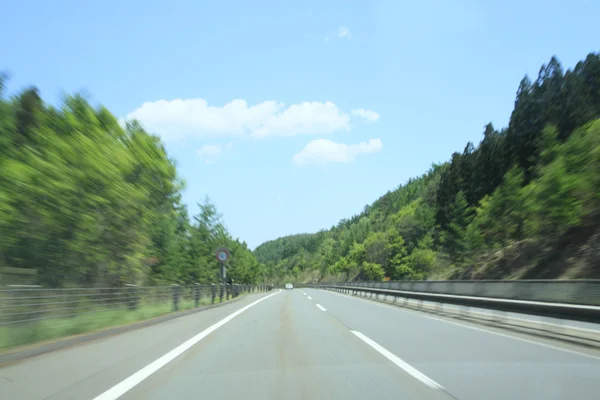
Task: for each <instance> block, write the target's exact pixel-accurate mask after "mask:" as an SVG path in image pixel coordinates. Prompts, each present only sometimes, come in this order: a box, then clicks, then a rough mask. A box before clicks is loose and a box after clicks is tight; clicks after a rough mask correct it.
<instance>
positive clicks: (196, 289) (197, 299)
mask: <svg viewBox="0 0 600 400" xmlns="http://www.w3.org/2000/svg"><path fill="white" fill-rule="evenodd" d="M194 304H195V305H196V308H197V307H198V306H199V305H200V284H199V283H196V284H195V286H194Z"/></svg>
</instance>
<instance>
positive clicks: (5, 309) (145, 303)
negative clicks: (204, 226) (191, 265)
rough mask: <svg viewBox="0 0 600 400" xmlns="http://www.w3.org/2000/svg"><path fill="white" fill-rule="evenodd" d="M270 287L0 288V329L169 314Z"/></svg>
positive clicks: (129, 286) (237, 285) (238, 285)
mask: <svg viewBox="0 0 600 400" xmlns="http://www.w3.org/2000/svg"><path fill="white" fill-rule="evenodd" d="M271 289H272V287H271V286H270V285H243V284H234V285H230V284H227V285H226V286H223V285H222V284H218V285H215V284H213V285H200V284H195V285H190V286H179V285H171V286H155V287H141V286H135V285H127V286H125V287H119V288H77V289H44V288H34V287H31V286H29V287H28V286H22V287H18V286H12V287H7V288H5V289H0V327H2V326H7V327H8V326H15V325H22V324H31V323H35V322H38V321H42V320H49V319H68V318H75V317H77V316H80V315H85V314H91V313H101V312H107V311H115V310H137V309H140V308H143V307H152V306H169V305H171V310H172V311H178V310H180V309H189V308H193V307H199V306H200V305H201V304H214V303H215V301H216V299H217V298H218V299H219V301H223V298H225V300H228V299H229V298H230V297H232V298H234V297H237V296H239V295H240V294H242V293H251V292H258V291H268V290H271Z"/></svg>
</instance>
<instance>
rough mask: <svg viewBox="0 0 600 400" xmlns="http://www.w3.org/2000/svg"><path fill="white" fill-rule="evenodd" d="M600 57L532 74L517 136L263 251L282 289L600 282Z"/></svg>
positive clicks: (489, 130)
mask: <svg viewBox="0 0 600 400" xmlns="http://www.w3.org/2000/svg"><path fill="white" fill-rule="evenodd" d="M598 118H600V56H599V54H595V53H591V54H589V55H588V56H587V57H586V59H585V60H583V61H581V62H579V63H577V65H576V66H575V68H573V69H569V70H567V71H564V70H563V67H562V66H561V64H560V63H559V61H558V60H557V59H556V58H555V57H552V58H551V60H550V61H549V62H548V64H546V65H543V66H542V67H541V68H540V71H539V74H538V77H537V79H535V81H532V80H531V79H530V78H529V77H527V76H525V77H524V78H523V80H522V81H521V82H520V84H519V86H518V90H517V95H516V100H515V105H514V109H513V111H512V114H511V116H510V122H509V124H508V127H506V128H503V129H501V130H497V129H496V128H495V127H494V126H493V125H492V124H491V123H489V124H487V125H485V127H484V129H483V139H482V140H481V142H480V143H479V144H478V145H477V146H475V145H474V144H473V143H467V144H466V145H465V147H464V151H463V152H462V153H454V154H452V156H451V158H450V161H448V162H446V163H444V164H443V165H433V166H432V167H431V169H430V170H429V171H428V172H427V173H425V174H424V175H422V176H421V177H418V178H415V179H411V180H409V181H408V182H407V183H406V184H404V185H401V186H400V187H399V188H397V189H396V190H393V191H390V192H388V193H386V194H385V195H384V196H382V197H381V198H379V199H378V200H377V201H375V202H374V203H373V204H372V205H370V206H367V207H365V209H364V210H363V212H362V213H360V214H359V215H355V216H353V217H352V218H350V219H348V220H342V221H340V223H339V224H338V225H337V226H335V227H333V228H331V229H329V230H326V231H321V232H318V233H315V234H301V235H294V236H287V237H283V238H279V239H276V240H273V241H269V242H266V243H264V244H262V245H260V246H258V247H257V248H256V250H255V251H254V254H255V255H256V257H257V258H258V260H259V261H260V262H262V263H265V264H266V265H267V267H268V269H269V271H271V273H272V274H274V275H275V276H277V277H279V279H280V280H282V281H283V280H292V281H304V282H309V281H319V280H351V279H366V280H382V279H425V278H429V279H432V278H438V279H458V278H461V279H480V278H512V279H518V278H579V277H600V268H599V267H598V263H599V262H600V120H599V119H598Z"/></svg>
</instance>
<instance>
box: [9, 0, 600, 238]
mask: <svg viewBox="0 0 600 400" xmlns="http://www.w3.org/2000/svg"><path fill="white" fill-rule="evenodd" d="M85 3H87V4H85ZM2 9H3V11H2V23H1V24H0V37H2V38H3V39H2V41H1V42H0V54H2V57H1V58H0V70H4V71H8V72H9V74H10V77H11V78H10V81H9V85H8V89H9V92H17V91H18V90H20V89H21V88H23V87H25V86H27V85H30V84H34V85H36V86H37V87H38V88H39V89H40V90H41V92H42V96H43V97H44V99H45V100H46V101H48V102H51V103H56V102H58V101H59V99H60V95H61V93H62V92H67V93H74V92H77V91H86V92H88V93H89V94H90V95H91V96H92V99H93V102H94V103H97V104H103V105H105V106H106V107H107V108H109V109H110V110H111V111H112V112H113V113H114V114H115V115H117V116H118V117H119V118H131V117H137V118H139V119H140V120H141V122H142V123H143V124H144V125H145V126H146V128H147V129H148V130H149V131H152V132H155V133H158V134H160V135H161V136H162V137H163V139H164V141H165V143H166V146H167V149H168V151H169V154H170V156H171V157H172V158H173V159H175V160H176V161H177V164H178V168H179V171H180V174H181V176H182V177H183V178H184V179H185V180H186V182H187V189H186V191H185V194H184V200H185V202H186V203H187V204H188V205H189V208H190V212H192V213H194V212H196V211H197V207H196V203H197V202H200V201H202V200H203V198H204V196H205V195H206V194H208V195H209V196H210V197H211V199H212V201H213V202H214V203H215V204H216V205H217V207H218V209H219V210H220V212H221V213H222V214H223V216H224V218H225V222H226V224H227V226H228V228H229V230H230V232H231V233H232V234H233V235H234V236H236V237H240V238H241V239H243V240H246V242H247V243H248V244H249V245H250V246H251V248H254V247H255V246H257V245H258V244H260V243H262V242H264V241H266V240H270V239H275V238H277V237H279V236H282V235H287V234H293V233H301V232H314V231H317V230H319V229H322V228H329V227H331V226H332V225H334V224H336V223H337V222H338V221H339V220H340V219H342V218H346V217H350V216H352V215H353V214H356V213H358V212H360V211H361V210H362V208H363V207H364V206H365V205H366V204H369V203H371V202H373V201H374V200H375V199H377V198H378V197H379V196H381V195H382V194H384V193H385V192H386V191H388V190H390V189H394V188H396V187H397V186H398V185H399V184H401V183H403V182H405V181H406V180H407V179H408V178H410V177H414V176H418V175H420V174H422V173H423V172H425V171H426V170H427V169H428V168H429V166H430V165H431V164H432V163H433V162H442V161H445V160H448V159H449V157H450V155H451V153H452V152H454V151H462V149H463V148H464V146H465V144H466V142H467V141H473V142H475V143H478V142H479V140H480V138H481V135H482V132H483V126H484V125H485V124H486V123H488V122H490V121H491V122H493V123H494V125H495V126H496V127H498V128H499V127H503V126H505V125H506V124H507V122H508V118H509V116H510V112H511V110H512V107H513V103H514V97H515V92H516V89H517V86H518V83H519V81H520V79H521V78H522V77H523V75H525V74H529V75H530V76H534V77H535V76H536V75H537V72H538V69H539V68H540V66H541V65H542V64H543V63H545V62H547V61H548V60H549V59H550V57H551V56H552V55H556V56H557V57H558V58H559V60H560V61H561V62H562V63H563V66H565V67H572V66H574V65H575V63H576V62H577V61H578V60H580V59H583V58H584V57H585V56H586V55H587V53H589V52H590V51H598V50H599V48H598V46H599V43H598V38H600V25H599V24H598V23H597V15H598V14H599V13H600V3H599V2H597V1H591V0H590V1H577V0H574V1H572V2H569V3H565V2H563V1H561V2H558V1H554V0H550V1H537V0H534V1H524V2H518V1H513V0H509V1H494V2H483V1H474V0H473V1H471V0H457V1H441V0H424V1H418V2H417V1H412V2H405V1H400V0H390V1H358V0H357V1H334V0H328V1H322V0H321V1H316V0H304V1H295V2H292V1H266V0H255V1H252V2H248V1H220V2H216V1H177V0H174V1H170V2H169V3H168V5H167V2H158V1H147V0H146V1H139V0H126V1H123V0H122V1H112V0H106V1H103V2H81V1H65V0H55V1H52V2H50V1H41V0H39V1H26V0H24V1H13V0H8V1H7V0H5V1H4V2H3V6H2Z"/></svg>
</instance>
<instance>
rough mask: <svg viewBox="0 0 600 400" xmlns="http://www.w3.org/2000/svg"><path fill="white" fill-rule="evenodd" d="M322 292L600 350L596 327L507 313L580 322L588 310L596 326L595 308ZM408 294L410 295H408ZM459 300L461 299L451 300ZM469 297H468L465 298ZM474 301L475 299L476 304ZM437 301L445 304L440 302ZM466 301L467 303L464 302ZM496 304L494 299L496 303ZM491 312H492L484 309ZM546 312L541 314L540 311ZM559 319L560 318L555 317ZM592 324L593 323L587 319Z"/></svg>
mask: <svg viewBox="0 0 600 400" xmlns="http://www.w3.org/2000/svg"><path fill="white" fill-rule="evenodd" d="M318 288H321V289H326V290H331V291H336V292H339V293H344V294H352V295H358V296H363V297H369V298H370V299H372V300H378V301H383V302H386V303H389V304H394V305H397V306H401V307H405V308H412V309H415V310H418V311H422V312H429V313H433V314H437V315H440V316H443V317H450V318H459V319H467V320H474V321H478V322H484V323H486V324H492V325H494V326H497V327H503V328H508V329H516V330H519V331H523V332H525V333H534V334H536V335H541V336H545V337H551V338H555V339H560V340H563V341H568V342H572V343H577V344H584V345H586V346H593V347H600V329H598V328H595V327H594V326H593V325H590V326H588V327H584V326H576V325H573V324H569V323H565V321H564V319H563V320H562V321H552V320H543V319H540V318H537V319H527V318H522V317H520V316H519V314H515V313H512V312H505V311H517V310H514V309H512V308H511V306H509V307H506V304H509V305H511V304H518V303H525V304H528V303H529V304H531V303H534V308H532V309H531V310H530V311H529V312H526V313H529V314H535V315H546V314H545V313H544V311H549V310H551V308H549V307H562V308H559V309H558V310H552V311H553V313H556V312H558V313H559V314H558V315H560V316H563V315H569V316H572V315H573V313H574V314H575V318H571V319H580V318H578V316H579V315H580V314H579V313H580V311H581V309H583V310H586V311H585V314H586V315H588V316H591V317H592V318H591V319H595V321H592V322H598V319H597V318H598V316H600V307H595V306H576V305H570V304H560V303H547V302H546V303H541V302H537V303H536V302H526V301H523V302H521V301H519V300H504V299H495V300H496V301H499V302H500V303H495V304H494V303H488V305H489V307H482V306H481V303H477V302H475V303H469V302H462V301H461V302H458V303H456V302H454V301H453V300H454V299H450V301H447V300H448V297H445V298H443V299H440V298H439V297H437V296H439V295H436V294H432V295H430V296H436V298H431V297H429V298H426V299H423V298H420V297H412V296H411V295H412V294H414V293H413V292H406V291H398V290H389V289H378V288H364V287H348V286H335V285H320V286H318ZM407 294H408V295H407ZM450 297H457V296H450ZM465 297H467V296H465ZM472 299H473V298H471V300H472ZM475 299H476V300H482V301H487V300H488V299H485V298H475ZM436 300H444V301H436ZM462 300H465V299H462ZM492 300H494V299H492ZM539 306H541V307H544V308H543V309H536V308H535V307H539ZM482 308H487V309H488V310H485V309H482ZM540 310H541V311H542V312H541V313H540V312H539V311H540ZM553 316H557V315H553ZM584 320H586V321H588V322H590V320H589V319H587V318H586V319H584Z"/></svg>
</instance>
